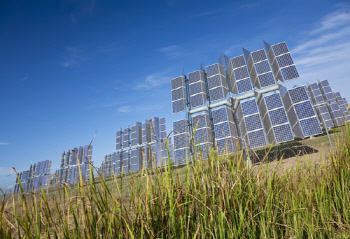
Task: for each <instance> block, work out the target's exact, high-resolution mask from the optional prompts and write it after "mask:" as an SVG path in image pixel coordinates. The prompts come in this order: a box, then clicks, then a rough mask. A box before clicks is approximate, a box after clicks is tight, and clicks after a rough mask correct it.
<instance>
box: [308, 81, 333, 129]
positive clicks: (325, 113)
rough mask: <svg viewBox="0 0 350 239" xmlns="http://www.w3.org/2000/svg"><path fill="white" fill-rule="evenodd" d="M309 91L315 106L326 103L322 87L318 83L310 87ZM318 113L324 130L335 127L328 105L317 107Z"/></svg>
mask: <svg viewBox="0 0 350 239" xmlns="http://www.w3.org/2000/svg"><path fill="white" fill-rule="evenodd" d="M308 90H309V93H310V96H311V99H312V103H313V104H314V105H318V104H322V103H324V102H325V101H324V99H323V95H322V92H321V90H320V87H319V86H318V84H317V83H312V84H310V85H308ZM316 113H317V116H318V119H319V120H320V123H321V124H322V126H323V127H324V128H325V127H327V129H329V128H332V127H334V123H333V120H332V118H331V115H330V113H329V110H328V107H327V106H326V105H322V106H317V107H316Z"/></svg>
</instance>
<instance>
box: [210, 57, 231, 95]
mask: <svg viewBox="0 0 350 239" xmlns="http://www.w3.org/2000/svg"><path fill="white" fill-rule="evenodd" d="M206 71H207V81H208V88H209V96H210V100H211V101H216V100H220V99H223V98H225V97H226V96H227V93H228V89H227V83H226V77H225V71H224V67H223V66H222V65H220V64H218V63H216V64H213V65H210V66H207V67H206Z"/></svg>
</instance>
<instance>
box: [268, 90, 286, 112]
mask: <svg viewBox="0 0 350 239" xmlns="http://www.w3.org/2000/svg"><path fill="white" fill-rule="evenodd" d="M263 99H264V101H265V102H266V107H267V109H268V110H272V109H276V108H280V107H283V103H282V100H281V97H280V94H278V93H277V94H276V93H275V94H271V95H267V96H264V97H263Z"/></svg>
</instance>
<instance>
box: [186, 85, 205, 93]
mask: <svg viewBox="0 0 350 239" xmlns="http://www.w3.org/2000/svg"><path fill="white" fill-rule="evenodd" d="M189 90H190V95H194V94H199V93H203V92H204V91H203V90H204V89H203V83H202V82H197V83H193V84H190V85H189Z"/></svg>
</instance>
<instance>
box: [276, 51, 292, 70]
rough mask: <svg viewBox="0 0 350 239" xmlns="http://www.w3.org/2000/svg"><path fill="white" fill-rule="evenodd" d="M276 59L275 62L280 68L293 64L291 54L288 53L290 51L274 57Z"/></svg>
mask: <svg viewBox="0 0 350 239" xmlns="http://www.w3.org/2000/svg"><path fill="white" fill-rule="evenodd" d="M276 61H277V63H278V65H279V67H280V68H282V67H286V66H290V65H293V64H294V62H293V59H292V56H291V55H290V53H287V54H284V55H281V56H277V57H276Z"/></svg>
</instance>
